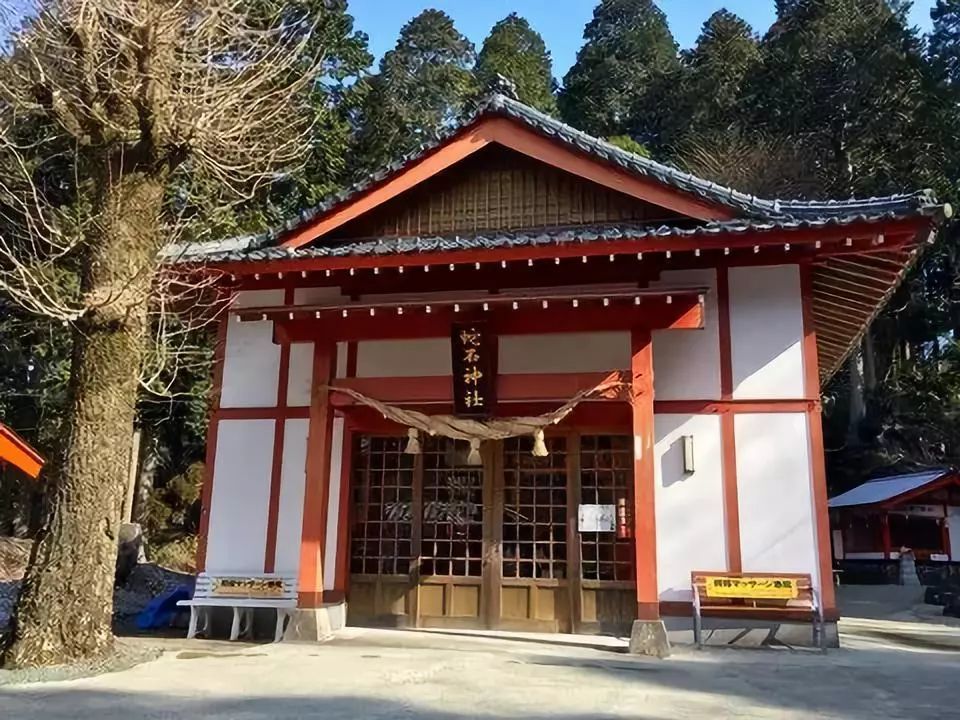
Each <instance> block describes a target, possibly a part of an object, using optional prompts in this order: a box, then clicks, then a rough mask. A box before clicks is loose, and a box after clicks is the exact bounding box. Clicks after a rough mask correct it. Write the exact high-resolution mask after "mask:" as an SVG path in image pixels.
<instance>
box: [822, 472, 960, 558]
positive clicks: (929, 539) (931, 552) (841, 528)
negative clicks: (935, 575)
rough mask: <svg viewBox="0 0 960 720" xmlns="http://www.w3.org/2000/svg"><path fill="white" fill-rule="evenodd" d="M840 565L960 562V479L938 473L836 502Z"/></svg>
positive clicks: (874, 485)
mask: <svg viewBox="0 0 960 720" xmlns="http://www.w3.org/2000/svg"><path fill="white" fill-rule="evenodd" d="M829 506H830V516H831V520H832V526H833V553H834V557H835V558H836V559H837V560H896V559H898V558H899V557H900V552H901V550H902V549H903V548H909V549H910V550H911V551H912V552H913V554H914V555H915V556H916V559H917V560H918V561H920V562H923V563H928V564H933V565H935V564H937V563H947V562H956V561H960V474H958V473H957V471H956V469H954V468H934V469H931V470H924V471H921V472H915V473H908V474H905V475H892V476H888V477H879V478H873V479H871V480H868V481H867V482H865V483H863V484H862V485H858V486H857V487H855V488H852V489H851V490H848V491H847V492H845V493H842V494H840V495H837V496H836V497H833V498H830V502H829Z"/></svg>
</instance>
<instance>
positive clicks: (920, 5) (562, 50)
mask: <svg viewBox="0 0 960 720" xmlns="http://www.w3.org/2000/svg"><path fill="white" fill-rule="evenodd" d="M934 2H935V0H915V2H914V7H913V12H912V14H911V21H912V22H913V24H914V25H917V26H918V27H920V29H921V30H923V31H926V30H928V29H929V27H930V8H931V7H933V5H934ZM349 3H350V12H351V13H352V14H353V16H354V18H355V19H356V26H357V28H358V29H360V30H363V31H364V32H365V33H367V35H369V36H370V50H371V51H372V52H373V54H374V56H376V58H377V60H378V61H379V59H380V57H381V56H382V55H383V53H384V52H386V51H387V50H389V49H390V48H392V47H393V46H394V44H395V43H396V41H397V35H398V34H399V32H400V28H401V27H403V25H404V24H405V23H406V22H407V21H408V20H409V19H410V18H412V17H413V16H414V15H417V14H418V13H420V12H421V11H422V10H425V9H426V8H431V7H432V8H437V9H438V10H443V11H444V12H446V13H447V14H448V15H450V16H451V17H452V18H453V20H454V22H455V23H456V25H457V27H458V28H459V30H460V32H462V33H464V34H465V35H466V36H467V37H469V38H470V39H471V40H472V41H473V42H474V43H475V44H476V45H477V47H478V48H479V46H480V44H481V43H482V42H483V38H484V37H486V35H487V33H488V32H489V31H490V28H491V27H492V26H493V24H494V23H495V22H497V20H500V19H501V18H503V17H504V16H505V15H507V14H509V13H511V12H517V13H519V14H520V15H523V16H524V17H525V18H527V20H529V21H530V24H531V25H533V27H534V28H536V30H537V31H539V32H540V34H541V35H543V38H544V40H545V41H546V43H547V48H548V49H549V50H550V52H551V53H552V55H553V62H554V75H556V76H557V77H558V78H562V77H563V75H564V73H566V71H567V69H568V68H569V67H570V65H572V64H573V61H574V60H575V59H576V54H577V50H578V49H579V48H580V45H581V43H582V41H583V26H584V25H586V24H587V21H589V20H590V18H591V17H592V15H593V8H594V6H595V5H596V4H597V3H596V0H426V1H425V0H349ZM658 4H659V5H660V8H661V9H662V10H663V11H664V12H665V13H666V14H667V19H668V21H669V23H670V29H671V30H672V31H673V34H674V36H675V37H676V38H677V42H678V43H680V47H684V48H685V47H689V46H690V45H692V44H693V43H694V41H696V39H697V35H699V34H700V27H701V25H703V21H704V20H706V19H707V18H708V17H709V16H710V15H711V14H712V13H713V12H714V11H715V10H718V9H719V8H722V7H725V8H727V10H730V11H731V12H735V13H737V14H738V15H740V16H741V17H743V18H744V19H746V20H747V21H748V22H749V23H750V24H751V25H753V28H754V30H756V31H757V32H759V33H761V34H762V33H763V32H765V31H766V29H767V28H768V27H769V26H770V23H771V22H773V18H774V9H773V5H774V0H659V3H658Z"/></svg>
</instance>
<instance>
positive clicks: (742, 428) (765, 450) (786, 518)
mask: <svg viewBox="0 0 960 720" xmlns="http://www.w3.org/2000/svg"><path fill="white" fill-rule="evenodd" d="M734 432H735V435H736V451H737V499H738V501H739V503H738V504H739V508H740V551H741V556H742V559H743V569H744V571H745V572H797V573H810V574H811V576H812V577H813V578H814V582H815V583H816V584H817V587H819V580H818V576H819V571H818V563H817V537H816V530H815V527H816V524H815V521H814V501H813V488H812V472H811V466H810V446H809V444H808V434H807V416H806V415H805V414H804V413H757V414H743V415H736V416H735V418H734Z"/></svg>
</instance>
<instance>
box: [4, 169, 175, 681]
mask: <svg viewBox="0 0 960 720" xmlns="http://www.w3.org/2000/svg"><path fill="white" fill-rule="evenodd" d="M104 185H105V187H107V189H106V190H105V191H104V192H103V197H102V199H101V201H100V204H101V208H102V211H101V215H100V228H99V230H98V233H97V235H96V236H95V237H92V238H91V239H90V256H89V258H87V262H86V267H85V269H84V275H83V278H82V288H83V290H84V293H85V296H86V297H87V298H88V300H89V303H90V308H91V309H90V311H89V312H88V313H87V314H86V315H85V316H84V317H83V318H81V319H80V320H79V321H78V322H77V323H76V327H75V329H74V353H73V365H72V371H71V388H70V393H71V395H70V406H69V411H68V412H69V416H68V418H67V423H66V430H67V433H68V435H67V438H66V443H65V448H64V458H63V463H62V464H61V466H60V472H58V473H57V475H56V477H55V478H54V481H53V484H52V486H51V487H50V490H49V497H48V503H47V506H48V507H47V513H46V516H45V519H44V524H43V528H42V530H41V534H40V541H39V542H38V543H37V544H36V548H35V553H34V557H33V559H32V562H31V565H30V567H29V568H28V571H27V576H26V578H25V581H24V589H23V593H22V595H21V598H20V603H19V605H18V608H17V613H16V620H15V626H14V640H13V643H12V645H11V646H10V648H9V649H8V651H7V653H6V656H5V660H6V662H7V664H8V665H12V666H21V667H22V666H38V665H53V664H59V663H66V662H72V661H76V660H80V659H83V658H88V657H93V656H97V655H101V654H104V653H106V652H108V651H109V650H110V649H111V648H112V644H113V633H112V629H111V619H112V614H113V579H114V572H115V568H116V557H117V531H118V526H119V522H120V513H121V508H122V506H123V499H124V491H125V488H126V485H127V470H128V465H129V459H130V444H131V437H132V430H133V424H134V414H135V407H136V400H137V387H138V378H139V372H140V365H141V360H142V356H143V347H144V342H145V336H146V326H147V296H148V294H149V290H150V286H151V283H152V280H153V270H154V266H155V257H156V252H157V247H158V241H159V237H160V233H159V230H158V220H159V216H160V211H161V207H162V201H163V182H162V181H161V180H160V179H159V178H157V177H154V176H151V175H145V174H142V173H138V172H132V173H128V174H126V175H124V176H122V177H121V178H120V179H119V180H118V181H115V182H114V183H113V184H108V183H104ZM80 588H82V592H78V589H80Z"/></svg>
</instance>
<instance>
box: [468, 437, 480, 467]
mask: <svg viewBox="0 0 960 720" xmlns="http://www.w3.org/2000/svg"><path fill="white" fill-rule="evenodd" d="M467 465H483V458H481V457H480V441H479V440H478V439H477V438H473V439H472V440H470V454H469V455H467Z"/></svg>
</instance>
